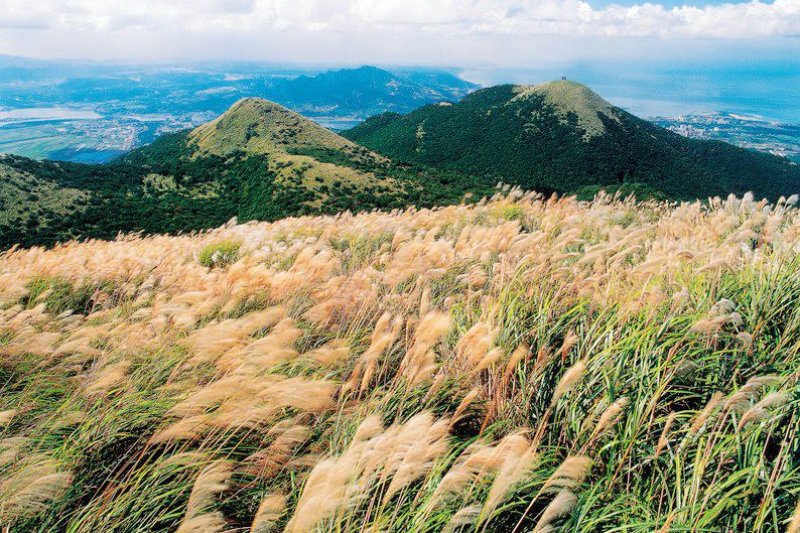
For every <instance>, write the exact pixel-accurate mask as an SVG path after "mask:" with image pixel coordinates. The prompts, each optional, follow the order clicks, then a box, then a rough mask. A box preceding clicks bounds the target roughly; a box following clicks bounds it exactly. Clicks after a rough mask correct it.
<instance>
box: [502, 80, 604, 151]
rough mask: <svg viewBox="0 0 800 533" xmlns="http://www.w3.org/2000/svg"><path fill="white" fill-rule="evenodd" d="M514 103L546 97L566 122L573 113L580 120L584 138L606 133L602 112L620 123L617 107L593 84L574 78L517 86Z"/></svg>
mask: <svg viewBox="0 0 800 533" xmlns="http://www.w3.org/2000/svg"><path fill="white" fill-rule="evenodd" d="M514 93H515V96H514V98H512V100H511V102H514V101H516V100H522V99H529V98H543V99H544V103H545V104H546V105H548V106H550V107H551V108H552V109H553V111H554V112H555V114H556V115H558V116H559V117H560V118H561V120H562V122H563V123H567V122H568V119H569V115H570V114H574V115H575V117H576V118H577V120H578V127H580V128H581V129H582V130H584V131H585V132H586V133H585V135H584V138H591V137H594V136H597V135H602V134H604V133H605V132H606V126H605V124H604V123H603V120H602V118H601V115H603V116H605V117H607V118H610V119H612V120H615V121H617V122H619V120H620V119H619V113H618V110H617V108H615V107H614V106H613V105H611V104H610V103H609V102H608V101H606V100H604V99H603V98H602V97H601V96H600V95H599V94H597V93H596V92H594V91H592V90H591V89H590V88H589V87H587V86H585V85H583V84H581V83H578V82H574V81H568V80H557V81H549V82H546V83H541V84H538V85H517V86H515V87H514Z"/></svg>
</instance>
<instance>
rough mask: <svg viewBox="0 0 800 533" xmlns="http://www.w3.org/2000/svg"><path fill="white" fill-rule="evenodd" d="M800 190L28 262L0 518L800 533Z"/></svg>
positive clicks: (11, 329) (427, 219)
mask: <svg viewBox="0 0 800 533" xmlns="http://www.w3.org/2000/svg"><path fill="white" fill-rule="evenodd" d="M790 204H791V202H781V203H779V204H777V205H769V204H766V203H763V202H754V201H753V200H752V198H749V197H745V198H744V199H736V198H729V199H727V200H724V201H723V200H716V199H715V200H711V201H710V202H707V203H703V204H701V203H691V204H683V205H680V206H674V205H667V204H661V203H655V202H652V203H635V202H633V201H626V200H619V199H615V198H609V197H598V198H597V199H596V200H595V201H593V202H590V203H584V202H578V201H576V200H574V199H569V198H566V199H545V198H542V197H539V196H536V195H526V194H522V193H520V192H519V191H513V190H512V191H505V192H502V193H499V194H498V195H497V196H496V197H495V198H493V199H491V200H488V201H484V202H480V203H478V204H476V205H471V206H453V207H446V208H441V209H434V210H423V211H417V210H408V211H403V212H393V213H366V214H361V215H358V216H351V215H349V214H342V215H339V216H336V217H316V218H310V217H306V218H296V219H287V220H282V221H279V222H275V223H272V224H255V223H251V224H245V225H239V226H230V227H224V228H220V229H218V230H215V231H211V232H208V233H203V234H197V235H186V236H177V237H147V238H141V237H136V236H130V237H121V238H119V239H118V240H117V241H114V242H101V241H92V242H86V243H69V244H65V245H62V246H59V247H56V248H55V249H52V250H47V251H46V250H42V249H31V250H14V251H11V252H7V253H6V254H4V255H3V256H2V257H0V355H1V356H2V365H1V366H0V378H1V379H0V387H2V393H0V524H2V525H3V527H4V528H5V529H4V530H8V531H19V532H23V531H24V532H30V531H39V532H51V531H67V532H70V533H78V532H87V533H88V532H90V531H104V532H141V531H200V532H221V531H243V532H244V531H252V532H258V533H265V532H269V531H287V532H309V531H339V532H349V531H383V532H391V531H393V532H420V533H422V532H439V531H478V532H489V531H509V532H510V531H540V532H544V531H582V532H595V531H618V532H623V531H624V532H643V533H644V532H653V531H720V532H727V531H769V532H779V531H790V532H796V531H800V511H799V510H798V509H800V507H799V506H798V499H800V439H798V437H797V431H798V428H800V412H799V411H798V363H800V358H799V357H798V347H800V305H798V302H800V275H798V270H799V268H800V259H798V251H800V212H798V211H797V210H796V209H795V208H794V207H792V206H791V205H790ZM219 243H236V244H237V253H236V254H235V255H231V256H230V261H228V260H226V261H214V262H209V261H210V260H209V261H204V260H203V259H202V257H205V256H206V255H208V256H209V257H211V255H213V250H216V248H214V247H215V246H218V245H219ZM210 250H211V251H212V252H209V251H210ZM199 258H200V259H199ZM212 263H213V264H212Z"/></svg>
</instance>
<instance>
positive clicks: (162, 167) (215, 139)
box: [0, 98, 492, 249]
mask: <svg viewBox="0 0 800 533" xmlns="http://www.w3.org/2000/svg"><path fill="white" fill-rule="evenodd" d="M0 172H2V176H4V179H3V181H2V182H0V201H2V202H3V204H4V205H6V204H7V205H9V206H12V204H13V208H9V209H4V213H3V216H2V217H0V249H4V248H8V247H9V246H11V245H13V244H21V245H23V246H30V245H42V244H44V245H49V244H52V243H54V242H59V241H64V240H67V239H72V238H76V237H84V238H113V237H115V236H116V235H117V234H118V233H119V232H132V231H143V232H145V233H177V232H182V231H191V230H200V229H207V228H213V227H217V226H220V225H222V224H224V223H225V222H227V221H228V220H229V219H231V218H232V217H237V218H238V219H239V220H240V221H247V220H276V219H279V218H283V217H287V216H292V215H303V214H317V213H337V212H341V211H346V210H350V211H354V212H355V211H364V210H370V209H376V208H380V209H392V208H400V207H406V206H408V205H419V206H433V205H441V204H446V203H453V202H457V201H459V200H460V199H461V198H462V197H463V195H464V194H465V193H467V192H473V193H475V194H476V195H483V194H487V193H489V192H490V191H491V186H492V183H490V182H488V181H486V180H485V179H482V178H480V179H473V178H470V177H467V176H463V175H461V174H460V173H454V172H447V171H441V170H433V169H427V168H420V167H417V166H413V165H411V166H409V165H396V164H395V163H394V162H392V161H391V160H390V159H388V158H386V157H384V156H380V155H378V154H376V153H374V152H372V151H370V150H368V149H366V148H363V147H361V146H359V145H357V144H355V143H353V142H352V141H350V140H348V139H345V138H343V137H341V136H339V135H337V134H336V133H334V132H332V131H330V130H327V129H325V128H323V127H322V126H320V125H319V124H317V123H315V122H313V121H311V120H309V119H307V118H305V117H303V116H302V115H299V114H297V113H295V112H293V111H291V110H289V109H287V108H285V107H283V106H280V105H278V104H275V103H273V102H269V101H266V100H263V99H259V98H247V99H243V100H241V101H239V102H237V103H235V104H234V105H233V106H232V107H231V108H230V109H229V110H228V111H227V112H225V113H224V114H222V115H221V116H220V117H218V118H217V119H215V120H214V121H212V122H210V123H208V124H204V125H201V126H199V127H197V128H195V129H192V130H185V131H182V132H178V133H172V134H167V135H164V136H162V137H160V138H158V139H157V140H156V141H155V142H153V143H152V144H150V145H147V146H144V147H142V148H139V149H136V150H133V151H132V152H130V153H129V154H127V155H125V156H124V157H122V158H120V159H119V160H117V161H115V162H113V163H111V164H106V165H86V164H77V163H66V162H53V161H36V160H32V159H28V158H24V157H19V156H4V157H3V156H0Z"/></svg>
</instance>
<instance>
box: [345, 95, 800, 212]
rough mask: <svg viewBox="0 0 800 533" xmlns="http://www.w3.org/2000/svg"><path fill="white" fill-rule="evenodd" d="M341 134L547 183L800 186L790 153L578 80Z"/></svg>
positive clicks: (672, 190) (415, 159) (377, 120)
mask: <svg viewBox="0 0 800 533" xmlns="http://www.w3.org/2000/svg"><path fill="white" fill-rule="evenodd" d="M342 135H343V136H345V137H347V138H348V139H351V140H352V141H354V142H356V143H358V144H361V145H363V146H365V147H367V148H370V149H372V150H375V151H376V152H379V153H382V154H384V155H386V156H387V157H390V158H393V159H395V160H398V161H406V162H412V163H416V164H423V165H429V166H432V167H435V168H440V169H448V170H452V171H460V172H465V173H469V174H474V175H489V176H494V177H495V178H496V179H499V180H500V179H501V180H504V181H507V182H510V183H514V184H518V185H521V186H523V187H525V188H529V189H537V190H543V191H552V192H560V193H570V192H576V191H582V190H585V191H586V192H591V191H596V190H597V188H598V187H606V188H611V189H617V188H621V189H623V190H625V189H628V190H638V191H640V192H641V191H650V192H651V193H654V194H661V195H663V196H666V197H669V198H685V199H689V198H698V197H699V198H703V197H707V196H714V195H727V194H729V193H736V194H743V193H744V192H747V191H753V192H754V193H756V194H757V195H758V196H764V197H769V198H773V199H777V198H778V197H779V196H781V195H789V194H793V193H796V192H799V191H800V167H798V165H796V164H795V163H793V162H791V161H789V160H786V159H783V158H780V157H776V156H772V155H770V154H764V153H756V152H752V151H748V150H745V149H742V148H737V147H735V146H732V145H730V144H727V143H723V142H718V141H704V140H695V139H687V138H685V137H682V136H680V135H677V134H675V133H673V132H670V131H667V130H665V129H664V128H661V127H659V126H656V125H654V124H652V123H650V122H647V121H645V120H642V119H639V118H637V117H635V116H633V115H631V114H630V113H628V112H626V111H624V110H622V109H620V108H617V107H615V106H613V105H611V104H610V103H608V102H607V101H605V100H604V99H603V98H602V97H600V96H599V95H597V94H596V93H594V92H593V91H591V89H589V88H588V87H586V86H584V85H581V84H579V83H575V82H572V81H555V82H549V83H545V84H540V85H535V86H518V85H501V86H497V87H490V88H487V89H481V90H479V91H476V92H473V93H471V94H470V95H468V96H466V97H464V98H463V99H462V100H461V101H459V102H458V103H456V104H454V105H437V104H433V105H428V106H425V107H422V108H420V109H418V110H416V111H413V112H411V113H408V114H406V115H401V114H397V113H385V114H381V115H378V116H375V117H372V118H370V119H368V120H367V121H365V122H364V123H363V124H361V125H359V126H356V127H355V128H352V129H350V130H347V131H344V132H342Z"/></svg>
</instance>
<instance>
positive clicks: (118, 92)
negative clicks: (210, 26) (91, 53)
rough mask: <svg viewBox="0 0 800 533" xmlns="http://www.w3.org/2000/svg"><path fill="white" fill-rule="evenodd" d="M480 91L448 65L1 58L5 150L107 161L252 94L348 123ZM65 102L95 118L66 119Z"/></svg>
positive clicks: (333, 123)
mask: <svg viewBox="0 0 800 533" xmlns="http://www.w3.org/2000/svg"><path fill="white" fill-rule="evenodd" d="M477 88H478V87H477V86H476V85H474V84H472V83H469V82H467V81H464V80H462V79H460V78H459V77H458V76H456V75H455V74H453V73H452V72H450V71H447V70H432V69H427V68H411V69H397V70H395V69H389V70H387V69H382V68H378V67H372V66H365V67H360V68H345V69H336V70H329V71H317V70H309V69H307V68H291V67H277V66H269V65H256V64H235V63H234V64H231V63H225V64H205V65H203V64H201V65H191V66H190V68H179V67H171V66H169V65H149V66H148V65H111V64H94V63H89V64H80V63H77V64H73V63H57V62H45V61H32V60H23V59H19V58H2V57H0V153H2V152H5V153H12V154H17V155H24V156H27V157H32V158H35V159H57V160H63V161H74V162H108V161H110V160H111V159H113V158H114V157H117V156H119V154H120V153H124V152H127V151H129V150H130V149H131V148H134V147H138V146H141V145H143V144H146V143H149V142H152V141H154V140H155V138H157V137H158V136H160V135H162V134H164V133H168V132H172V131H180V130H182V129H186V128H190V127H194V126H197V125H200V124H202V123H205V122H207V121H209V120H211V119H213V118H214V117H216V116H219V115H220V114H222V113H224V112H225V110H227V109H228V108H229V107H230V106H231V105H233V104H234V103H235V102H237V101H238V100H240V99H243V98H247V97H251V96H257V97H262V98H267V99H269V100H271V101H274V102H276V103H278V104H281V105H283V106H284V107H288V108H291V109H292V110H294V111H298V112H301V113H302V114H304V115H306V116H308V117H311V118H313V119H315V120H317V121H318V122H321V123H323V124H324V125H326V126H328V127H330V128H334V129H343V128H348V127H352V126H353V125H355V124H356V123H358V122H359V121H360V120H363V119H365V118H367V117H369V116H371V115H374V114H376V113H380V112H383V111H398V112H403V113H405V112H409V111H413V110H414V109H416V108H418V107H420V106H422V105H424V104H427V103H432V102H440V101H455V100H458V99H460V98H461V97H463V96H464V95H466V94H467V93H469V92H470V91H472V90H474V89H477ZM19 109H38V112H39V116H37V117H36V119H35V120H29V121H18V120H14V121H12V120H6V119H4V117H3V112H4V111H6V110H11V111H12V112H13V111H14V110H19ZM59 109H79V110H82V111H84V114H86V115H94V117H95V118H92V119H88V118H85V117H84V118H83V119H80V120H78V119H73V120H68V119H67V118H65V117H63V116H60V113H58V110H59ZM48 110H51V111H52V112H50V113H48ZM87 112H88V113H87ZM11 122H14V123H13V124H12V123H11Z"/></svg>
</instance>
